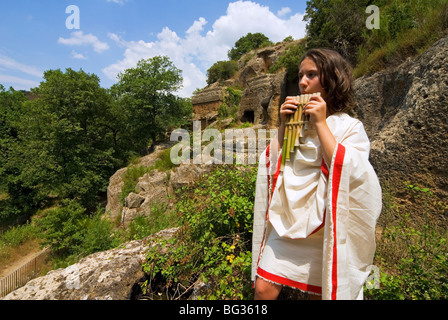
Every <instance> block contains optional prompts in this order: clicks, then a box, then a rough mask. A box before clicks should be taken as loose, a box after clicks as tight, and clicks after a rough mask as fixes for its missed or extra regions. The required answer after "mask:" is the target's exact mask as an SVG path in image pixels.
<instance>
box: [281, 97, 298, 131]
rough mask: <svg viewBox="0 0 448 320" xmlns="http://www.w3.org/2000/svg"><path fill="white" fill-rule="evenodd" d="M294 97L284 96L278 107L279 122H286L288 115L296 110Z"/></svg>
mask: <svg viewBox="0 0 448 320" xmlns="http://www.w3.org/2000/svg"><path fill="white" fill-rule="evenodd" d="M297 105H298V103H297V99H296V97H286V100H285V102H284V103H283V104H282V105H281V107H280V123H281V124H282V125H283V124H285V123H286V119H287V118H288V115H290V114H293V113H294V112H296V110H297Z"/></svg>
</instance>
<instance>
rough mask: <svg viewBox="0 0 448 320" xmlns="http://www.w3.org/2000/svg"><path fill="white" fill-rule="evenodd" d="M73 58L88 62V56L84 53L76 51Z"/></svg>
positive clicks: (73, 52)
mask: <svg viewBox="0 0 448 320" xmlns="http://www.w3.org/2000/svg"><path fill="white" fill-rule="evenodd" d="M72 57H73V58H74V59H80V60H87V57H86V56H84V55H83V54H82V53H79V52H76V51H75V50H73V51H72Z"/></svg>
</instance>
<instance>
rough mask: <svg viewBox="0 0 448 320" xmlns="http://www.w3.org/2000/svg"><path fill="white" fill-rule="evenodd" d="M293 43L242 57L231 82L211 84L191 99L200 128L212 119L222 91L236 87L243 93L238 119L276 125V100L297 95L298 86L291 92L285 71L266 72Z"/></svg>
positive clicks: (260, 50)
mask: <svg viewBox="0 0 448 320" xmlns="http://www.w3.org/2000/svg"><path fill="white" fill-rule="evenodd" d="M296 43H297V41H295V42H289V43H280V44H277V45H274V46H270V47H265V48H261V49H257V50H255V51H251V52H249V53H247V54H246V55H244V56H243V57H242V58H241V59H240V60H239V61H238V66H239V71H238V72H237V74H236V75H235V76H234V77H233V78H232V79H229V80H227V81H225V82H224V83H222V84H220V83H214V84H211V85H209V86H207V87H205V88H204V89H203V90H202V91H201V92H199V93H198V94H196V95H195V96H194V97H193V99H192V102H193V111H194V114H195V120H200V121H202V123H203V128H204V127H205V124H209V123H211V122H212V121H213V120H215V119H216V117H217V115H218V108H219V106H220V105H221V104H222V103H223V102H224V92H225V88H226V87H232V86H237V87H240V88H243V90H244V91H243V94H242V97H241V103H240V110H239V113H238V120H239V121H241V122H251V123H254V124H263V125H267V126H268V127H269V128H273V127H275V126H277V120H278V110H279V106H280V104H281V103H280V101H281V100H284V98H285V97H286V95H287V94H289V95H294V94H297V93H298V87H297V88H295V90H293V92H291V90H288V85H289V84H288V82H287V81H286V79H285V76H286V72H284V71H280V72H278V73H276V74H269V73H268V70H269V68H270V67H271V66H272V65H273V64H274V63H275V62H276V60H277V59H278V58H279V57H280V56H281V55H282V54H283V53H284V51H285V49H286V47H287V45H290V44H296Z"/></svg>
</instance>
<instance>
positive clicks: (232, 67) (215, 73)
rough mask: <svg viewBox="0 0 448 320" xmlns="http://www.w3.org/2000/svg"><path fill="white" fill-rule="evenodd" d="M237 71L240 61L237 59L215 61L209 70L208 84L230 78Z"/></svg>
mask: <svg viewBox="0 0 448 320" xmlns="http://www.w3.org/2000/svg"><path fill="white" fill-rule="evenodd" d="M237 71H238V63H237V62H236V61H233V60H230V61H218V62H215V63H214V64H213V65H212V66H211V67H210V69H208V70H207V84H212V83H215V82H217V81H225V80H227V79H230V78H232V77H233V76H234V75H235V73H236V72H237Z"/></svg>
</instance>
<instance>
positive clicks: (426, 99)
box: [355, 37, 448, 197]
mask: <svg viewBox="0 0 448 320" xmlns="http://www.w3.org/2000/svg"><path fill="white" fill-rule="evenodd" d="M447 51H448V37H445V38H443V39H441V40H439V41H437V42H436V43H435V44H434V45H433V46H432V47H431V48H429V49H428V50H427V51H426V52H424V53H423V54H421V55H420V56H419V57H417V58H415V59H409V60H407V61H406V62H404V63H403V64H401V65H400V66H398V67H395V68H392V69H388V70H383V71H381V72H378V73H375V74H373V75H370V76H364V77H362V78H359V79H357V80H356V83H355V91H356V97H357V101H358V106H357V108H356V109H355V113H356V116H357V117H358V118H359V119H361V120H362V121H363V123H364V125H365V127H366V130H367V132H368V134H369V136H370V139H371V162H372V165H373V166H374V168H375V169H376V171H377V174H378V176H379V177H380V178H381V180H382V181H385V180H388V181H389V182H391V183H393V184H394V185H397V186H398V185H400V183H401V184H402V183H403V182H404V181H409V182H410V183H412V184H421V185H423V186H425V187H428V188H430V189H431V190H432V191H433V192H435V193H437V194H438V195H439V196H441V197H446V196H448V179H447V178H448V171H447V170H446V168H447V166H448V140H447V138H448V57H447V54H446V53H447Z"/></svg>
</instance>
